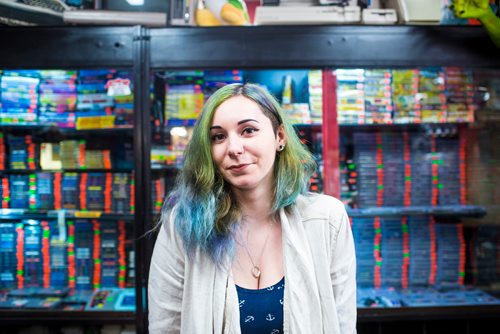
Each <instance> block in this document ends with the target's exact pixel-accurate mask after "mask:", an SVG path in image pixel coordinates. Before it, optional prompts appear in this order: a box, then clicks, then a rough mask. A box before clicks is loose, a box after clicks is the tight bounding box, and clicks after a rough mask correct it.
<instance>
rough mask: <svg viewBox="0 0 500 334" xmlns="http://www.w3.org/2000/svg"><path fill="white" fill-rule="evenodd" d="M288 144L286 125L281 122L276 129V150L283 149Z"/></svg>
mask: <svg viewBox="0 0 500 334" xmlns="http://www.w3.org/2000/svg"><path fill="white" fill-rule="evenodd" d="M285 145H286V134H285V127H284V126H283V124H280V126H279V127H278V130H277V131H276V150H277V151H278V152H280V151H283V149H284V148H285Z"/></svg>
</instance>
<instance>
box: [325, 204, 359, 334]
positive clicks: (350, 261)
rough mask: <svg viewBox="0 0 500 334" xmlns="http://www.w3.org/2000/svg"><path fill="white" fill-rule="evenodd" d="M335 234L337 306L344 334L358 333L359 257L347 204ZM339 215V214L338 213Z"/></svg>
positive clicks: (333, 260)
mask: <svg viewBox="0 0 500 334" xmlns="http://www.w3.org/2000/svg"><path fill="white" fill-rule="evenodd" d="M339 210H340V211H341V214H340V215H339V214H338V213H337V214H336V216H337V217H335V218H333V217H331V218H330V219H334V220H335V222H334V224H333V226H335V227H336V228H335V229H334V230H333V231H332V232H333V233H332V238H333V240H332V243H331V245H332V257H331V263H330V275H331V280H332V285H333V294H334V298H335V304H336V307H337V315H338V319H339V325H340V333H342V334H352V333H356V314H357V309H356V307H357V306H356V254H355V250H354V239H353V235H352V230H351V225H350V223H349V218H348V216H347V213H346V211H345V208H344V207H343V205H342V206H341V208H340V209H339ZM337 212H338V211H337Z"/></svg>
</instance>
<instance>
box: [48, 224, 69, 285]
mask: <svg viewBox="0 0 500 334" xmlns="http://www.w3.org/2000/svg"><path fill="white" fill-rule="evenodd" d="M49 229H50V286H51V287H53V288H65V287H67V286H68V260H67V258H68V251H67V243H66V240H67V236H66V227H65V226H61V225H59V223H58V221H57V220H51V221H49Z"/></svg>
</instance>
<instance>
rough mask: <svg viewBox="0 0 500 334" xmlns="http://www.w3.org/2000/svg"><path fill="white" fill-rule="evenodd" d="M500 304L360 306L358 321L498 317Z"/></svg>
mask: <svg viewBox="0 0 500 334" xmlns="http://www.w3.org/2000/svg"><path fill="white" fill-rule="evenodd" d="M499 314H500V305H473V306H471V305H457V306H439V307H399V308H358V321H359V322H370V321H376V322H379V321H408V319H412V320H432V319H440V320H443V319H478V318H497V319H498V315H499Z"/></svg>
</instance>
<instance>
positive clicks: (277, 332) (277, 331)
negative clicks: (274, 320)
mask: <svg viewBox="0 0 500 334" xmlns="http://www.w3.org/2000/svg"><path fill="white" fill-rule="evenodd" d="M279 332H280V330H279V329H273V331H272V332H271V334H279Z"/></svg>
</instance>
